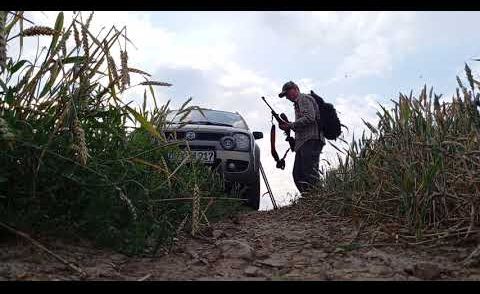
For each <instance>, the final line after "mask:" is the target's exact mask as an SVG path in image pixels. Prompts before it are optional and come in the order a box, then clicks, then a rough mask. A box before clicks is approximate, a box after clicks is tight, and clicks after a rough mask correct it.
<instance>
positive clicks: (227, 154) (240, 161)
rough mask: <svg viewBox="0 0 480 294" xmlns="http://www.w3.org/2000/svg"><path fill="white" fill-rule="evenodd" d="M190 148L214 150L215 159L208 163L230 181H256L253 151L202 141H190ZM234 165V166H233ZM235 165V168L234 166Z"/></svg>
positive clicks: (244, 182) (243, 182)
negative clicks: (224, 148) (222, 147)
mask: <svg viewBox="0 0 480 294" xmlns="http://www.w3.org/2000/svg"><path fill="white" fill-rule="evenodd" d="M189 147H190V150H192V151H206V150H209V151H214V152H215V161H214V163H213V164H212V163H209V164H206V165H209V166H212V167H213V168H214V169H216V170H217V171H218V172H219V173H221V174H222V175H223V176H224V179H225V180H226V181H229V182H236V183H240V184H250V183H253V182H254V181H255V176H256V172H255V167H254V164H253V162H254V157H253V155H252V154H253V152H252V151H249V152H242V151H229V150H223V149H222V150H219V149H217V146H212V144H208V143H203V144H202V142H190V143H189ZM180 148H181V149H186V146H184V145H183V146H182V145H181V146H180ZM232 164H233V165H234V167H233V166H232ZM232 167H233V168H232Z"/></svg>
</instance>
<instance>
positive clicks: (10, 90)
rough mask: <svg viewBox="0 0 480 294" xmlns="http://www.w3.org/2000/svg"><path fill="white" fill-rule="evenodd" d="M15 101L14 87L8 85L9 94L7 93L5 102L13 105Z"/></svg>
mask: <svg viewBox="0 0 480 294" xmlns="http://www.w3.org/2000/svg"><path fill="white" fill-rule="evenodd" d="M13 101H14V99H13V89H12V88H11V87H8V91H7V95H5V102H7V103H8V104H10V105H12V104H13Z"/></svg>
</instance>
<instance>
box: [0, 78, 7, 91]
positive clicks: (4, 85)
mask: <svg viewBox="0 0 480 294" xmlns="http://www.w3.org/2000/svg"><path fill="white" fill-rule="evenodd" d="M0 86H1V87H2V89H3V93H7V91H8V89H7V84H5V82H4V81H2V80H0Z"/></svg>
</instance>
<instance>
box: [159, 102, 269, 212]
mask: <svg viewBox="0 0 480 294" xmlns="http://www.w3.org/2000/svg"><path fill="white" fill-rule="evenodd" d="M182 116H183V114H178V112H177V111H172V112H171V113H170V114H169V115H168V117H167V121H168V122H169V126H168V127H167V128H166V130H165V135H166V137H167V138H175V136H176V139H179V140H186V142H187V143H188V146H189V148H190V150H191V152H192V156H193V157H194V158H196V159H199V160H200V161H202V162H203V163H204V164H206V165H209V166H212V167H214V168H216V169H217V171H219V172H221V173H222V174H223V175H224V179H225V181H226V186H227V187H232V186H233V184H239V185H240V186H241V187H242V189H241V191H242V192H241V196H242V198H246V199H248V202H247V203H248V205H249V206H251V207H252V208H253V209H255V210H258V208H259V205H260V173H259V167H260V148H259V147H258V145H257V144H256V142H255V140H257V139H261V138H263V133H262V132H251V131H250V130H249V128H248V125H247V123H246V122H245V120H244V119H243V117H242V116H241V115H240V114H239V113H232V112H227V111H219V110H213V109H203V108H202V109H201V112H200V111H198V110H192V111H191V112H190V113H189V114H188V116H187V117H184V118H181V117H182ZM180 119H182V122H183V125H182V124H181V122H180ZM180 148H181V149H185V148H186V145H180Z"/></svg>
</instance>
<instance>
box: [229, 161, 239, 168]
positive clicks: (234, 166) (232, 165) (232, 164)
mask: <svg viewBox="0 0 480 294" xmlns="http://www.w3.org/2000/svg"><path fill="white" fill-rule="evenodd" d="M236 167H237V166H236V165H235V163H233V162H230V163H229V164H228V169H229V170H234V169H235V168H236Z"/></svg>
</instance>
